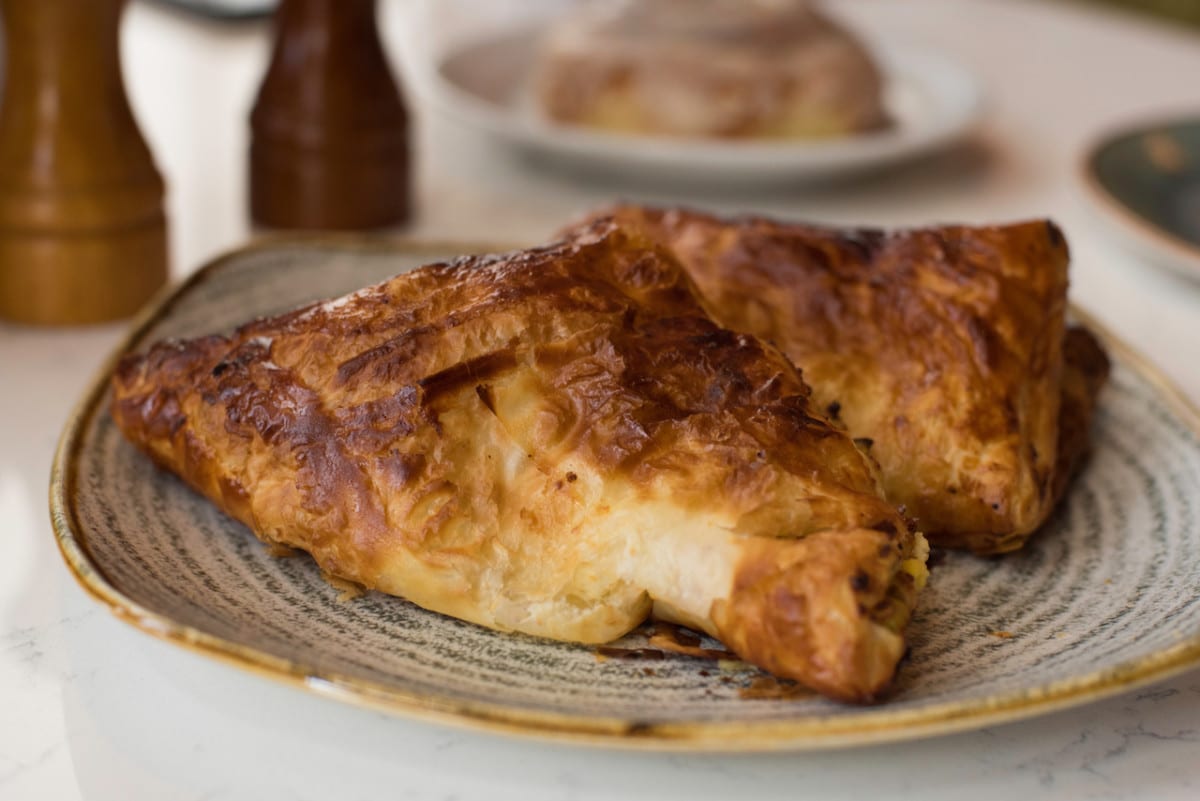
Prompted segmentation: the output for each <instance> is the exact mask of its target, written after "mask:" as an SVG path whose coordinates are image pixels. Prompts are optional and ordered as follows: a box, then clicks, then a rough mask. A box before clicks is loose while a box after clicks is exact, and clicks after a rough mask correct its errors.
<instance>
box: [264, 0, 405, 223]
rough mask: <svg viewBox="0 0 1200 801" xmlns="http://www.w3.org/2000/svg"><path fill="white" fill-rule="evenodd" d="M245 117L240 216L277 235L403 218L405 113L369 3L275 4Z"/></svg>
mask: <svg viewBox="0 0 1200 801" xmlns="http://www.w3.org/2000/svg"><path fill="white" fill-rule="evenodd" d="M275 24H276V31H275V48H274V52H273V54H272V57H271V63H270V66H269V67H268V69H267V74H266V77H265V78H264V79H263V83H262V86H261V88H260V89H259V93H258V98H257V100H256V101H255V104H254V110H253V111H252V112H251V115H250V128H251V133H252V140H251V145H250V214H251V216H252V217H253V219H254V220H255V222H258V223H260V224H262V225H267V226H272V227H277V228H325V229H366V228H379V227H383V226H388V225H394V224H396V223H399V222H401V221H403V220H404V219H405V218H407V216H408V211H409V207H408V191H409V169H408V113H407V111H406V110H405V107H404V102H403V101H402V99H401V97H400V92H399V89H398V88H397V86H396V82H395V80H394V79H393V78H392V73H391V70H390V68H389V67H388V62H387V58H386V56H385V55H384V51H383V44H382V42H381V41H380V38H379V29H378V27H377V25H376V21H375V0H281V2H280V4H279V7H278V9H277V11H276V15H275Z"/></svg>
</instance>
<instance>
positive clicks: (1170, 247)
mask: <svg viewBox="0 0 1200 801" xmlns="http://www.w3.org/2000/svg"><path fill="white" fill-rule="evenodd" d="M1182 123H1192V124H1195V125H1197V126H1200V115H1197V114H1195V113H1192V114H1188V113H1176V114H1168V115H1159V116H1155V117H1153V118H1150V119H1149V120H1142V121H1140V122H1129V123H1126V124H1124V125H1120V126H1117V127H1112V128H1109V129H1107V130H1105V131H1103V132H1102V133H1101V134H1099V135H1098V136H1095V137H1094V138H1092V139H1091V140H1090V141H1089V142H1088V143H1087V145H1086V146H1085V147H1084V148H1083V152H1082V156H1080V158H1079V160H1078V162H1077V166H1076V171H1077V174H1078V175H1079V178H1080V181H1081V183H1082V184H1083V188H1084V190H1085V195H1086V197H1087V198H1088V199H1089V200H1090V201H1091V206H1092V208H1093V209H1094V210H1096V211H1097V212H1098V213H1099V214H1100V215H1101V216H1102V217H1103V218H1104V219H1106V220H1109V221H1111V222H1113V223H1114V224H1116V225H1117V226H1118V227H1119V228H1120V230H1121V232H1122V233H1123V234H1124V235H1125V236H1124V237H1122V238H1124V239H1126V241H1127V242H1132V243H1134V247H1136V248H1137V249H1138V250H1140V251H1141V252H1142V254H1143V255H1146V254H1147V253H1149V254H1152V258H1150V259H1148V260H1149V261H1152V262H1153V263H1154V264H1155V265H1156V266H1159V267H1163V268H1165V269H1168V270H1170V271H1171V272H1172V273H1174V274H1175V275H1179V276H1182V277H1184V278H1189V279H1192V280H1196V279H1200V245H1196V244H1194V243H1192V242H1189V241H1187V240H1186V239H1184V238H1183V237H1180V236H1177V235H1176V234H1175V233H1174V232H1172V231H1170V230H1169V229H1167V228H1164V227H1162V226H1161V225H1159V224H1158V223H1156V222H1154V221H1153V220H1151V219H1150V218H1148V217H1143V216H1142V215H1141V214H1138V213H1137V212H1136V211H1134V210H1133V209H1131V208H1130V207H1129V206H1127V205H1126V204H1125V203H1124V202H1123V201H1122V200H1121V199H1120V198H1119V197H1117V196H1116V195H1115V194H1114V193H1113V192H1111V191H1110V190H1109V189H1108V187H1107V186H1105V184H1104V182H1103V181H1101V180H1100V176H1099V174H1098V173H1097V170H1096V160H1097V159H1098V158H1099V157H1100V154H1101V153H1102V152H1103V151H1105V150H1106V149H1108V148H1110V147H1112V146H1113V145H1115V144H1117V143H1118V142H1123V141H1125V140H1128V139H1130V138H1133V137H1136V136H1144V135H1146V134H1149V133H1154V132H1157V131H1164V130H1168V129H1170V128H1171V127H1173V126H1177V125H1180V124H1182Z"/></svg>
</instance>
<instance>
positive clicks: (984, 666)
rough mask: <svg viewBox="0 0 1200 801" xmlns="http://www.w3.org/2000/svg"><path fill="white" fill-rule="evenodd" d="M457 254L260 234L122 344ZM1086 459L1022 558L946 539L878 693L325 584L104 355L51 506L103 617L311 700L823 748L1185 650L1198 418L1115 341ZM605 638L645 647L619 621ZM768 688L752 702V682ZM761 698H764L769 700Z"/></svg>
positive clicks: (487, 722)
mask: <svg viewBox="0 0 1200 801" xmlns="http://www.w3.org/2000/svg"><path fill="white" fill-rule="evenodd" d="M469 250H470V248H464V247H456V246H444V247H437V246H430V245H411V244H396V243H393V244H375V245H362V244H359V245H353V244H351V243H348V242H340V243H339V242H335V241H328V240H323V241H276V242H273V243H268V244H263V245H257V246H252V247H250V248H248V249H245V250H242V251H239V252H237V253H234V254H232V255H230V256H227V257H225V258H222V259H220V260H218V261H217V262H215V263H213V264H212V265H210V266H208V267H206V268H205V269H203V270H201V271H200V272H199V273H197V274H196V275H194V276H193V277H192V278H191V279H190V280H189V281H188V282H187V283H186V284H184V285H183V286H182V287H181V288H179V289H178V290H176V291H175V292H174V293H172V294H171V295H169V296H168V297H165V298H164V299H163V300H162V301H161V302H159V303H158V304H157V305H156V306H155V307H154V308H153V309H152V310H150V311H149V312H148V313H146V314H145V315H144V316H143V318H142V320H141V322H140V323H138V324H137V325H136V326H135V327H134V330H133V333H132V334H131V335H130V338H129V340H128V342H127V343H126V344H125V346H124V347H123V348H122V349H123V350H124V349H125V348H142V347H144V346H146V345H147V344H148V343H150V342H152V341H154V340H157V339H159V338H161V337H166V336H194V335H199V334H205V333H210V332H214V331H221V330H226V329H229V328H231V327H233V326H234V325H235V324H237V323H240V322H243V321H245V320H246V319H248V318H250V317H253V316H255V315H263V314H271V313H274V312H280V311H283V310H285V309H288V308H290V307H292V306H295V305H297V304H299V303H301V302H304V301H308V300H311V299H314V298H323V297H331V296H335V295H338V294H340V293H344V292H346V291H349V290H352V289H355V288H358V287H360V286H364V285H366V284H368V283H371V282H374V281H377V280H380V279H383V278H385V277H387V276H389V275H391V274H393V273H397V272H400V271H403V270H407V269H410V268H412V267H415V266H417V265H419V264H422V263H426V262H431V261H436V260H438V259H440V258H444V257H448V256H450V255H453V254H458V253H462V252H468V251H469ZM1106 339H1107V342H1108V345H1109V348H1110V351H1111V352H1112V354H1113V356H1114V357H1115V368H1114V371H1113V376H1112V382H1111V384H1110V385H1109V386H1108V387H1107V388H1106V390H1105V392H1104V395H1103V399H1102V402H1101V404H1100V410H1099V415H1098V419H1097V421H1096V431H1095V453H1094V456H1093V458H1092V460H1091V462H1090V464H1089V465H1088V467H1087V469H1086V471H1085V472H1084V473H1083V474H1082V476H1081V477H1080V479H1079V480H1078V481H1077V482H1076V483H1075V485H1074V486H1073V487H1072V489H1071V491H1070V493H1069V495H1068V496H1067V498H1066V502H1065V503H1064V505H1063V507H1062V509H1061V511H1060V513H1059V514H1058V515H1057V516H1056V517H1055V518H1054V519H1053V521H1052V522H1051V523H1050V524H1049V525H1048V526H1047V527H1046V530H1045V531H1043V532H1041V533H1040V534H1039V535H1038V536H1037V537H1036V538H1035V539H1034V541H1033V543H1032V545H1031V546H1030V547H1029V549H1028V550H1026V551H1024V552H1023V553H1018V554H1015V555H1011V556H1008V557H1005V558H999V559H979V558H974V557H970V556H965V555H959V554H951V555H949V556H947V558H946V560H945V561H944V562H943V563H942V564H940V565H939V566H937V567H935V568H934V570H933V575H932V580H931V583H930V586H929V589H928V591H927V592H926V593H925V594H924V596H923V598H922V600H921V605H920V609H919V611H918V613H917V616H916V618H915V620H914V622H913V625H912V631H911V644H912V652H911V658H910V659H909V660H908V661H907V662H906V663H905V664H904V665H903V667H902V669H901V671H900V674H899V678H898V681H897V683H896V687H895V692H894V695H893V697H892V698H891V699H890V700H889V701H888V702H887V703H885V704H883V705H880V706H876V707H852V706H843V705H839V704H836V703H833V702H830V701H826V700H824V699H821V698H818V697H813V696H811V695H799V696H795V697H786V694H782V695H784V696H785V697H780V696H781V694H780V693H772V692H770V691H769V690H768V691H767V692H765V693H764V692H762V689H763V685H764V684H766V685H767V686H768V688H769V686H770V682H769V681H765V680H764V678H763V675H762V674H760V673H759V672H758V671H756V670H754V669H751V668H747V667H745V666H740V665H739V664H737V663H734V664H730V663H719V662H715V661H709V660H704V659H697V658H690V657H685V656H678V655H670V654H662V655H660V656H654V655H651V656H649V657H648V658H640V659H628V658H604V657H603V655H600V654H598V653H597V651H596V649H594V648H590V647H585V646H579V645H567V644H562V643H556V642H550V641H546V640H539V639H535V638H532V637H526V636H520V635H509V634H500V633H496V632H493V631H489V630H487V629H483V628H479V627H477V626H474V625H471V624H468V623H463V622H460V621H457V620H454V619H451V618H447V617H443V616H441V615H438V614H434V613H431V612H427V611H424V610H422V609H419V608H417V607H415V606H413V605H412V604H410V603H408V602H406V601H404V600H401V599H399V598H394V597H387V596H383V595H378V594H373V593H372V594H367V595H365V596H362V597H358V598H355V599H349V600H347V599H345V598H339V590H338V589H336V588H334V587H332V586H330V585H329V584H326V583H325V582H324V581H323V580H322V579H321V576H320V574H319V572H318V570H317V569H316V567H315V565H314V563H313V562H312V561H311V560H310V559H309V558H308V557H306V556H295V557H290V558H281V557H279V556H273V555H272V554H270V553H269V552H268V551H267V549H266V548H264V547H263V546H262V545H260V544H259V542H258V540H256V539H255V538H254V537H253V536H252V535H251V533H250V532H249V531H248V530H247V529H245V528H243V527H242V526H241V525H239V524H237V523H234V522H232V521H230V520H229V519H227V518H226V517H224V516H223V515H222V514H221V513H220V512H218V511H217V510H216V509H215V508H214V507H213V506H212V505H210V504H209V503H208V502H207V501H205V500H203V499H201V498H200V497H198V496H197V495H195V494H193V493H192V492H191V491H190V490H188V489H187V488H186V487H185V486H184V485H183V484H182V483H181V482H179V481H178V480H176V479H175V478H173V477H172V476H170V475H168V474H166V473H163V472H160V471H158V470H156V469H155V468H154V467H153V466H152V465H151V464H150V462H149V461H148V460H147V459H146V458H144V457H143V456H141V455H140V454H139V453H138V452H136V451H135V450H134V449H133V448H132V447H131V446H129V445H128V444H126V442H125V441H124V440H123V439H122V437H121V435H120V434H119V433H118V432H117V430H116V428H115V427H114V426H113V423H112V421H111V419H110V418H109V415H108V412H107V402H108V390H107V378H108V375H107V370H106V371H105V372H104V374H102V375H101V376H100V377H99V379H98V380H97V383H96V384H95V386H94V387H92V389H91V390H90V391H89V392H88V394H87V396H86V397H85V398H84V399H83V401H82V404H81V406H80V407H79V410H78V411H77V413H76V415H75V417H74V419H73V420H72V421H71V422H70V424H69V426H68V428H67V430H66V432H65V434H64V436H63V439H62V443H61V446H60V449H59V452H58V456H57V458H56V461H55V467H54V472H53V477H52V487H51V510H52V514H53V521H54V528H55V531H56V532H57V536H58V540H59V544H60V546H61V549H62V553H63V555H64V557H65V559H66V561H67V564H68V565H69V566H70V568H71V570H72V571H74V573H75V575H76V577H77V578H78V579H79V581H80V582H81V583H82V584H83V586H84V587H85V588H86V589H87V590H88V591H89V592H91V593H92V594H93V595H94V596H95V597H96V598H98V599H99V600H101V601H102V602H103V603H105V604H107V605H108V606H109V607H110V608H111V609H112V610H113V611H114V612H115V613H116V614H117V615H118V616H119V617H120V618H121V619H122V620H125V621H127V622H129V623H131V624H132V625H134V626H137V627H138V628H141V629H143V630H144V631H147V632H149V633H151V634H153V635H155V636H158V637H162V638H164V639H166V640H169V641H171V642H174V643H177V644H179V645H183V646H186V647H188V648H191V649H195V650H198V651H200V652H202V653H205V654H209V655H211V656H215V657H221V658H223V659H225V660H227V661H230V662H232V663H233V664H235V665H238V666H240V667H243V668H247V669H251V670H255V671H257V672H259V673H262V674H266V675H268V676H270V677H272V678H276V679H279V680H282V681H286V682H289V683H292V684H295V685H297V686H300V687H303V688H305V689H307V690H309V691H312V692H315V693H318V694H320V695H324V696H329V697H333V698H337V699H340V700H344V701H350V702H354V703H358V704H362V705H366V706H371V707H376V708H382V709H386V710H389V711H393V712H396V713H399V714H403V715H411V716H414V717H421V718H427V719H432V720H436V721H439V722H443V723H459V724H464V725H469V726H476V727H481V728H486V729H492V730H500V731H507V732H517V733H522V734H529V735H538V736H543V737H552V738H554V739H556V740H571V741H580V742H588V743H592V744H600V745H608V746H623V747H654V748H674V749H710V750H727V751H739V750H765V749H799V748H817V747H834V746H844V745H851V744H863V743H871V742H879V741H883V740H898V739H905V738H913V737H920V736H926V735H931V734H937V733H945V732H950V731H956V730H963V729H968V728H974V727H978V726H982V725H985V724H992V723H997V722H1001V721H1005V720H1013V719H1017V718H1022V717H1026V716H1030V715H1033V714H1037V713H1042V712H1046V711H1049V710H1052V709H1056V708H1061V707H1065V706H1069V705H1072V704H1079V703H1083V702H1085V701H1091V700H1094V699H1097V698H1100V697H1103V696H1106V695H1109V694H1113V693H1116V692H1120V691H1122V690H1126V689H1129V688H1131V687H1134V686H1136V685H1139V684H1143V683H1146V682H1149V681H1153V680H1156V679H1161V678H1163V677H1165V676H1168V675H1170V674H1172V673H1175V672H1178V671H1181V670H1183V669H1185V668H1187V667H1190V666H1192V665H1195V664H1197V662H1200V522H1198V521H1200V518H1198V514H1200V508H1198V507H1200V434H1198V432H1200V416H1198V415H1197V413H1196V411H1195V410H1194V409H1192V408H1191V407H1189V406H1188V404H1187V403H1186V402H1185V401H1184V400H1182V399H1181V396H1180V395H1179V394H1178V393H1177V392H1176V391H1175V390H1173V389H1171V388H1170V387H1169V386H1167V385H1166V383H1165V382H1164V380H1163V379H1162V378H1161V377H1160V376H1159V375H1158V374H1157V373H1156V372H1154V371H1153V369H1152V368H1150V367H1148V366H1147V365H1146V364H1145V363H1144V362H1143V361H1141V360H1140V359H1139V358H1138V357H1137V356H1135V355H1134V354H1133V353H1131V352H1130V351H1129V350H1128V349H1127V348H1125V347H1123V346H1121V345H1120V344H1119V343H1117V342H1115V341H1113V340H1112V339H1111V338H1106ZM621 645H622V646H624V647H629V648H636V647H638V646H640V645H644V638H643V635H633V636H631V637H630V638H628V639H627V640H626V641H625V642H624V643H621ZM762 695H766V696H768V697H755V696H762ZM771 696H775V697H771Z"/></svg>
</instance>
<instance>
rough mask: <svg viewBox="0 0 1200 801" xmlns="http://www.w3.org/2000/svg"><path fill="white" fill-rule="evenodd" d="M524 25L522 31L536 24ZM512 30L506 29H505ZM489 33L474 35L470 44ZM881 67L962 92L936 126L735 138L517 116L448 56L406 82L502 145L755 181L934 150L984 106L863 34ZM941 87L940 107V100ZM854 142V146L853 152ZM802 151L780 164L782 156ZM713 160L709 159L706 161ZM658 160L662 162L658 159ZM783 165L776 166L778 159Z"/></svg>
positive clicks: (928, 55)
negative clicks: (453, 68) (474, 88)
mask: <svg viewBox="0 0 1200 801" xmlns="http://www.w3.org/2000/svg"><path fill="white" fill-rule="evenodd" d="M536 29H537V28H536V27H532V28H530V31H533V30H536ZM505 33H507V34H510V35H511V34H513V33H514V31H506V32H505ZM494 38H496V36H495V35H493V36H492V37H490V38H489V37H480V38H479V40H478V41H477V42H475V44H479V43H480V42H486V41H490V40H491V39H494ZM864 41H866V42H867V44H868V45H869V47H870V49H871V51H872V52H873V53H874V54H875V56H876V58H877V59H878V60H879V62H880V63H881V64H882V65H883V67H884V69H885V71H886V70H888V69H895V68H896V65H898V64H899V65H907V66H908V67H910V68H911V67H912V65H922V66H921V69H922V70H926V71H927V70H928V69H930V68H931V65H932V68H935V69H937V70H939V71H941V72H942V73H943V74H944V75H945V76H948V77H947V80H951V81H953V82H955V83H957V84H958V88H959V90H961V91H962V92H963V93H964V94H963V98H964V99H963V102H962V104H961V108H959V109H956V110H955V113H953V114H950V115H947V116H946V119H945V120H944V121H943V122H942V123H941V124H939V125H937V126H934V127H932V128H930V129H929V130H927V131H921V132H919V134H914V135H911V136H905V135H903V134H898V133H897V131H896V130H895V129H886V130H883V131H875V132H863V133H859V134H854V135H849V136H839V137H832V138H828V139H814V140H806V139H796V140H755V139H751V140H746V141H743V140H735V141H732V142H731V141H727V140H722V139H710V138H689V137H671V136H639V135H635V134H615V133H607V132H603V131H594V130H590V129H588V128H586V127H584V126H571V125H562V124H555V123H553V122H551V121H547V120H542V119H540V118H538V117H536V115H521V114H518V113H513V112H511V110H510V111H507V113H506V107H504V106H503V105H501V104H497V103H494V102H491V101H488V100H487V99H485V98H480V97H478V96H476V95H475V94H473V93H472V92H470V91H469V90H467V89H465V88H463V87H461V86H458V85H457V84H456V83H455V82H453V81H451V80H450V79H449V78H447V77H446V76H445V75H444V74H443V72H442V68H443V65H444V64H445V63H446V60H447V58H448V57H449V55H450V54H448V53H442V54H439V55H438V56H437V57H436V58H430V60H429V63H425V64H423V65H422V66H421V69H420V70H418V71H417V72H418V75H417V76H416V77H417V78H418V80H416V81H414V88H415V89H416V90H417V91H418V92H419V93H421V94H422V96H423V97H424V99H425V100H426V101H427V102H429V103H430V104H431V105H432V106H433V107H434V108H436V109H437V110H438V111H439V112H440V113H442V114H443V115H445V116H447V117H449V118H452V119H453V120H455V121H456V122H458V123H460V124H464V125H467V126H469V127H470V128H472V129H474V130H476V131H480V132H483V133H486V134H488V135H489V136H492V137H495V138H497V139H500V140H503V141H504V142H505V143H506V144H509V145H514V146H517V147H520V148H525V149H527V150H535V151H537V152H539V153H544V154H547V155H553V156H556V157H564V156H566V157H569V158H571V159H573V160H575V159H577V160H584V161H587V162H588V163H592V164H598V163H614V162H621V163H623V164H626V165H628V166H631V167H633V166H644V167H647V168H649V167H653V168H655V169H661V170H666V171H677V170H679V169H683V168H693V169H695V168H699V169H702V170H703V171H704V172H705V174H707V175H710V176H711V177H730V176H735V177H736V176H739V175H740V176H743V177H746V178H750V177H753V178H754V179H755V180H758V179H762V178H765V177H769V176H777V175H779V174H780V173H783V174H784V175H786V176H787V177H791V178H795V177H813V178H816V177H821V176H831V175H838V174H849V173H854V172H858V171H861V170H863V169H870V168H875V167H880V166H883V165H887V164H893V163H898V162H903V161H909V160H912V159H914V158H918V157H920V156H922V155H925V154H928V153H931V152H934V151H936V150H939V149H941V148H943V147H946V146H947V145H949V144H950V143H952V142H955V141H957V140H959V139H961V138H963V137H965V136H966V135H967V134H968V133H970V132H971V131H972V130H973V129H974V128H975V127H976V126H977V125H978V124H979V122H980V120H981V119H982V118H983V116H984V112H985V110H986V108H987V97H986V95H987V93H986V91H985V89H984V86H983V83H982V81H981V80H980V78H979V77H978V75H976V73H974V72H973V71H971V70H970V69H968V68H967V67H966V66H964V65H963V64H962V63H960V62H959V61H957V60H955V59H953V58H951V57H949V56H947V55H945V54H944V53H943V52H941V51H940V50H932V49H930V48H928V47H922V46H918V45H917V44H916V43H912V42H908V41H905V40H903V39H898V38H894V37H893V38H891V39H882V38H881V37H879V36H864ZM944 94H945V93H941V95H940V96H941V98H942V103H941V104H942V105H943V106H944V105H945V100H944ZM855 148H857V149H858V151H860V152H853V151H854V149H855ZM799 155H804V159H802V160H799V161H790V162H786V160H787V158H788V157H789V156H791V157H796V156H799ZM714 158H715V159H717V160H716V161H714V160H713V159H714ZM660 159H662V161H659V160H660ZM780 159H784V160H785V162H786V163H785V164H784V165H782V167H781V165H780V163H779V160H780Z"/></svg>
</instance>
